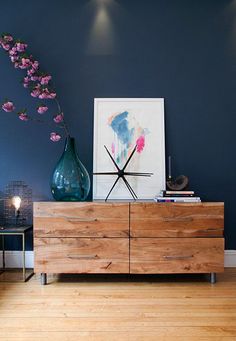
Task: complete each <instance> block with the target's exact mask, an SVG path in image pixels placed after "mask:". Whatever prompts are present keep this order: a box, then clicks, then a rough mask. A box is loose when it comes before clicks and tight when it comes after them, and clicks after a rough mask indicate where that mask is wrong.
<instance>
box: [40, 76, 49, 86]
mask: <svg viewBox="0 0 236 341" xmlns="http://www.w3.org/2000/svg"><path fill="white" fill-rule="evenodd" d="M51 79H52V76H50V75H46V76H42V78H41V84H42V85H47V84H48V83H49V81H50V80H51Z"/></svg>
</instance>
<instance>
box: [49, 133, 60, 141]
mask: <svg viewBox="0 0 236 341" xmlns="http://www.w3.org/2000/svg"><path fill="white" fill-rule="evenodd" d="M60 139H61V136H60V135H59V134H58V133H51V134H50V140H51V141H53V142H57V141H59V140H60Z"/></svg>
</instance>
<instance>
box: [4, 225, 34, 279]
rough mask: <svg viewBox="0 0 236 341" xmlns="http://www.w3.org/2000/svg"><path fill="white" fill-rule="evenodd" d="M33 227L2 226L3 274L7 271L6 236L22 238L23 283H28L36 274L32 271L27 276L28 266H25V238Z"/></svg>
mask: <svg viewBox="0 0 236 341" xmlns="http://www.w3.org/2000/svg"><path fill="white" fill-rule="evenodd" d="M32 228H33V226H32V225H26V226H12V225H9V226H0V236H1V237H2V238H1V239H2V269H1V270H2V271H1V272H0V274H1V273H3V272H5V271H6V262H5V245H4V242H5V240H4V239H5V236H21V238H22V280H21V281H23V282H26V281H28V279H30V277H32V276H33V274H34V272H33V271H31V272H30V273H29V274H28V275H26V266H25V236H26V233H27V232H29V231H30V230H32Z"/></svg>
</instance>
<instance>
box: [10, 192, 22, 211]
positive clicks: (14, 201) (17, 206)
mask: <svg viewBox="0 0 236 341" xmlns="http://www.w3.org/2000/svg"><path fill="white" fill-rule="evenodd" d="M12 205H13V206H14V207H15V210H16V211H18V210H19V209H20V205H21V198H20V197H19V196H18V195H16V196H14V197H13V198H12Z"/></svg>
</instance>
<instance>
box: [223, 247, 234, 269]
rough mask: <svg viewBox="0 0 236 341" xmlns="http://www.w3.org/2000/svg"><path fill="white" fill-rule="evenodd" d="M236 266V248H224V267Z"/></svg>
mask: <svg viewBox="0 0 236 341" xmlns="http://www.w3.org/2000/svg"><path fill="white" fill-rule="evenodd" d="M235 267H236V250H225V268H235Z"/></svg>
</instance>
